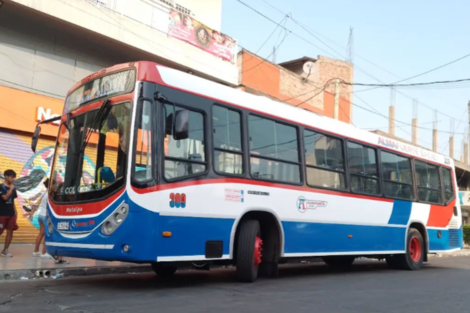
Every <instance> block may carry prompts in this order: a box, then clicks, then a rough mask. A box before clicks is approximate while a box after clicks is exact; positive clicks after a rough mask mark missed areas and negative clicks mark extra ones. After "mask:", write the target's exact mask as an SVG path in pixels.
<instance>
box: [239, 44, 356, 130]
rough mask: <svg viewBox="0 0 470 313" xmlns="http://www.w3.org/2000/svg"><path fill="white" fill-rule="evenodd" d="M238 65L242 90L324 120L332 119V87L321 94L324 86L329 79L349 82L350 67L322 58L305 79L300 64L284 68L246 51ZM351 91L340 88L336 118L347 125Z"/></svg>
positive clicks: (340, 62) (349, 116)
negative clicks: (298, 108)
mask: <svg viewBox="0 0 470 313" xmlns="http://www.w3.org/2000/svg"><path fill="white" fill-rule="evenodd" d="M238 65H239V74H240V76H239V81H240V87H241V89H242V90H246V91H248V92H251V93H254V94H257V95H263V94H264V95H266V96H268V97H270V98H273V99H277V100H281V101H285V102H287V103H290V104H292V105H294V106H299V107H302V108H304V109H307V110H310V111H313V112H315V113H319V114H322V115H325V116H328V117H333V116H334V98H335V97H334V89H335V87H334V83H331V84H329V85H328V86H327V87H326V88H325V90H324V91H323V92H322V91H321V90H322V88H323V87H324V85H325V84H326V83H327V82H328V81H329V80H331V79H332V78H339V79H341V80H344V81H346V82H352V81H353V66H352V64H350V63H348V62H344V61H341V60H335V59H331V58H327V57H323V56H319V57H318V59H317V60H316V61H315V62H314V68H313V69H312V72H311V74H310V75H309V76H308V77H307V75H305V74H304V73H303V71H302V66H303V64H301V63H299V64H297V63H296V64H292V65H291V66H292V68H290V67H289V69H287V68H284V67H282V66H279V65H277V64H274V63H271V62H268V61H266V60H263V59H262V58H260V57H258V56H256V55H254V54H252V53H250V52H248V51H242V52H240V54H239V55H238ZM351 91H352V88H351V87H350V86H346V85H340V101H339V104H340V110H339V119H340V120H341V121H344V122H347V123H350V121H351V119H352V116H351V115H352V112H351Z"/></svg>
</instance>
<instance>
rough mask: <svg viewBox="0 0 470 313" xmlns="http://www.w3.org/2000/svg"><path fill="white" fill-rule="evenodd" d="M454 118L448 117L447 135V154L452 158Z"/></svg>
mask: <svg viewBox="0 0 470 313" xmlns="http://www.w3.org/2000/svg"><path fill="white" fill-rule="evenodd" d="M454 129H455V126H454V119H453V118H451V119H450V137H449V156H450V157H451V158H452V159H453V158H454V132H455V130H454Z"/></svg>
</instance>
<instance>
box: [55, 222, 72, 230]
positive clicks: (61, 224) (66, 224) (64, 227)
mask: <svg viewBox="0 0 470 313" xmlns="http://www.w3.org/2000/svg"><path fill="white" fill-rule="evenodd" d="M69 228H70V222H59V223H57V230H69Z"/></svg>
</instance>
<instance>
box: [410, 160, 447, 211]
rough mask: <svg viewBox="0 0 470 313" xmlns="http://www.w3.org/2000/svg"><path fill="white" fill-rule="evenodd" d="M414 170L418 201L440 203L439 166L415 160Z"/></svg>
mask: <svg viewBox="0 0 470 313" xmlns="http://www.w3.org/2000/svg"><path fill="white" fill-rule="evenodd" d="M415 170H416V184H417V185H418V199H419V201H424V202H431V203H442V199H441V182H440V181H439V168H438V167H437V166H436V165H431V164H429V163H426V162H421V161H415Z"/></svg>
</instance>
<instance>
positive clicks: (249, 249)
mask: <svg viewBox="0 0 470 313" xmlns="http://www.w3.org/2000/svg"><path fill="white" fill-rule="evenodd" d="M262 246H263V241H262V240H261V228H260V225H259V222H258V221H257V220H246V221H243V222H242V224H241V225H240V230H239V232H238V244H237V260H236V262H237V277H238V280H239V281H242V282H250V283H251V282H254V281H255V280H256V278H257V277H258V267H259V265H260V264H261V259H262V253H261V252H262V250H263V248H262Z"/></svg>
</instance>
